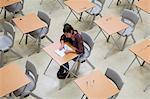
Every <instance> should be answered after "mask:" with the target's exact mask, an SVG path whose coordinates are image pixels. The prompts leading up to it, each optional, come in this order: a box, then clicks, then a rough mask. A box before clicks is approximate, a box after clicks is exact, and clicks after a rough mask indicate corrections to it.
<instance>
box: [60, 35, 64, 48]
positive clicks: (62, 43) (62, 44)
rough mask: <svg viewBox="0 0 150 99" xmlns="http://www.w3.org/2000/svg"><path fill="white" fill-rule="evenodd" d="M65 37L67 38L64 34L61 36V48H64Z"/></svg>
mask: <svg viewBox="0 0 150 99" xmlns="http://www.w3.org/2000/svg"><path fill="white" fill-rule="evenodd" d="M64 39H65V36H64V35H62V36H61V38H60V47H59V49H60V50H61V49H63V48H64V44H65V42H64Z"/></svg>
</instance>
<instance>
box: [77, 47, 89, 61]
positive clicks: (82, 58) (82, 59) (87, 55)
mask: <svg viewBox="0 0 150 99" xmlns="http://www.w3.org/2000/svg"><path fill="white" fill-rule="evenodd" d="M89 56H90V52H89V50H88V49H87V48H84V54H83V55H82V56H81V57H80V59H79V61H80V62H83V61H85V60H86V59H87V58H88V57H89Z"/></svg>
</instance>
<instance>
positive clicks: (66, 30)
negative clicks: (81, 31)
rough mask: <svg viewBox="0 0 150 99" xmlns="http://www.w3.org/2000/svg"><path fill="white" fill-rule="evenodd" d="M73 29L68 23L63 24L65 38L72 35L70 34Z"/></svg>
mask: <svg viewBox="0 0 150 99" xmlns="http://www.w3.org/2000/svg"><path fill="white" fill-rule="evenodd" d="M73 31H74V29H73V27H72V26H71V25H70V24H68V23H66V24H65V25H64V28H63V32H64V35H65V36H66V37H67V38H71V37H72V35H73V33H74V32H73Z"/></svg>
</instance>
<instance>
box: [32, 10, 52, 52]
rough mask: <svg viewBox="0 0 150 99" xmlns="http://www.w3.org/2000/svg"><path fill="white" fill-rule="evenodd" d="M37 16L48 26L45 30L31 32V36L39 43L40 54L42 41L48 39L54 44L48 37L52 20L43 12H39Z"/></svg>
mask: <svg viewBox="0 0 150 99" xmlns="http://www.w3.org/2000/svg"><path fill="white" fill-rule="evenodd" d="M37 16H38V17H39V18H40V19H41V20H42V21H43V22H45V23H46V24H47V27H43V28H40V29H37V30H35V31H33V32H30V36H32V37H33V38H35V39H36V40H37V41H38V51H37V52H40V45H41V39H43V38H45V37H46V38H47V39H48V40H49V41H50V42H52V43H53V41H52V40H51V39H50V38H49V37H48V36H47V33H48V32H49V27H50V22H51V19H50V18H49V16H48V15H47V14H46V13H44V12H42V11H38V15H37Z"/></svg>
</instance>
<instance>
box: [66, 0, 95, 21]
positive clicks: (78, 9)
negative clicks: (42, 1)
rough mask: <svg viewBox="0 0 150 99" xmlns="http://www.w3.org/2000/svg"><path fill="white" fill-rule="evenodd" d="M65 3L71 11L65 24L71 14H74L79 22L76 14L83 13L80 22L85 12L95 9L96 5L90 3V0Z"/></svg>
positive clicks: (74, 0)
mask: <svg viewBox="0 0 150 99" xmlns="http://www.w3.org/2000/svg"><path fill="white" fill-rule="evenodd" d="M64 3H65V5H67V6H68V7H69V9H70V13H69V15H68V16H67V18H66V20H65V23H66V21H67V20H68V18H69V16H70V14H71V13H73V14H74V16H75V17H76V18H77V20H78V17H77V16H76V14H75V13H78V14H79V13H81V15H80V18H79V21H81V18H82V14H83V12H85V11H87V10H89V9H91V8H93V7H95V4H94V3H92V2H90V1H88V0H68V1H65V2H64ZM73 11H74V12H75V13H74V12H73Z"/></svg>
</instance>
